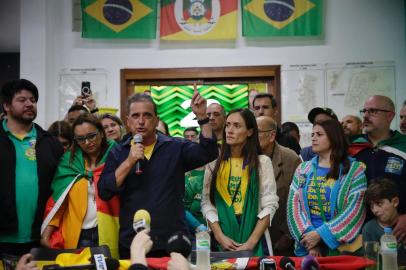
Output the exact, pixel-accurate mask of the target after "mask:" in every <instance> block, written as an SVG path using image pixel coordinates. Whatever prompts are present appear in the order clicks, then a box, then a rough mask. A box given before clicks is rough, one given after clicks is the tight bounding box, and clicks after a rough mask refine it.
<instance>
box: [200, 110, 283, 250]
mask: <svg viewBox="0 0 406 270" xmlns="http://www.w3.org/2000/svg"><path fill="white" fill-rule="evenodd" d="M222 138H223V142H222V144H221V151H220V156H219V158H218V159H217V160H216V161H214V162H212V163H210V164H209V165H207V166H206V170H205V175H204V185H203V196H202V203H201V206H202V212H203V216H204V217H205V218H206V219H207V220H208V224H209V226H210V228H211V229H212V231H213V234H214V238H215V239H216V241H217V242H218V244H219V248H221V249H222V250H226V251H227V250H229V251H237V250H252V251H253V253H254V255H255V256H263V255H264V254H265V251H264V249H263V246H262V241H261V240H262V238H263V235H264V233H265V234H266V235H267V236H268V237H269V233H268V231H267V228H268V227H269V226H270V224H271V221H272V218H273V216H274V214H275V212H276V209H277V208H278V196H277V195H276V184H275V177H274V173H273V167H272V162H271V160H270V158H269V157H267V156H265V155H261V154H260V153H261V148H260V144H259V141H258V128H257V123H256V120H255V117H254V115H253V113H252V112H251V111H250V110H249V109H237V110H233V111H231V112H230V113H229V114H228V115H227V117H226V124H225V127H224V129H223V136H222ZM269 244H270V243H269V242H267V247H268V250H267V251H269V252H270V250H271V249H272V247H271V246H269Z"/></svg>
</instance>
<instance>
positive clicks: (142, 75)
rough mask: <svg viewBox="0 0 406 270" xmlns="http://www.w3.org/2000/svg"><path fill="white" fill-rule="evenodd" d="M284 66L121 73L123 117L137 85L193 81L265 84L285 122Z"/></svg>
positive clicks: (172, 69) (279, 115)
mask: <svg viewBox="0 0 406 270" xmlns="http://www.w3.org/2000/svg"><path fill="white" fill-rule="evenodd" d="M280 69H281V66H280V65H272V66H238V67H193V68H151V69H129V68H125V69H121V70H120V115H121V119H123V120H124V121H125V119H126V105H127V104H126V102H127V98H128V97H129V96H130V95H132V94H133V93H134V85H138V84H139V85H148V84H162V85H171V84H172V85H173V84H179V83H185V82H188V81H190V82H191V83H193V82H198V83H199V82H202V83H210V82H211V83H215V82H218V81H228V82H230V81H236V83H237V82H243V81H247V80H248V81H253V80H258V81H264V82H267V83H268V92H270V93H271V94H272V95H273V96H274V97H275V99H276V101H277V103H278V111H279V113H278V114H277V119H275V120H276V121H277V122H278V123H280V121H281V92H280V89H281V81H280Z"/></svg>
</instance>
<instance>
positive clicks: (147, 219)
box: [133, 209, 151, 233]
mask: <svg viewBox="0 0 406 270" xmlns="http://www.w3.org/2000/svg"><path fill="white" fill-rule="evenodd" d="M133 229H134V231H135V233H139V232H140V231H142V230H145V229H148V230H149V229H151V216H150V214H149V213H148V211H147V210H144V209H140V210H138V211H137V212H135V214H134V220H133Z"/></svg>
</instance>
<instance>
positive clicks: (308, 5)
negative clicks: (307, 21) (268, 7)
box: [244, 0, 315, 29]
mask: <svg viewBox="0 0 406 270" xmlns="http://www.w3.org/2000/svg"><path fill="white" fill-rule="evenodd" d="M294 2H295V9H294V12H293V13H292V15H291V16H290V17H289V18H288V19H287V20H285V21H282V22H278V21H274V20H272V19H271V18H269V17H268V16H267V15H266V14H265V11H264V0H252V1H251V2H250V3H248V4H247V5H245V6H244V9H245V10H247V11H249V12H251V13H252V14H253V15H255V16H257V17H258V18H260V19H261V20H263V21H265V22H266V23H269V24H270V25H272V26H273V27H275V28H278V29H282V28H284V27H285V26H287V25H288V24H290V23H291V22H293V21H294V20H296V19H297V18H299V17H300V16H302V15H303V14H305V13H307V12H308V11H309V10H311V9H312V8H314V7H315V4H313V3H312V2H309V1H308V0H294Z"/></svg>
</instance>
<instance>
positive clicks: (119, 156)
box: [98, 90, 218, 258]
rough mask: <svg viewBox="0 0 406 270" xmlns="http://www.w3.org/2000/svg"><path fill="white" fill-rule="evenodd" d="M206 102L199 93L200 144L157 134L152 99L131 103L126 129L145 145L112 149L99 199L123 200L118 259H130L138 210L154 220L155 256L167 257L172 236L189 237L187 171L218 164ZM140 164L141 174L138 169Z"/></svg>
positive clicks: (195, 99)
mask: <svg viewBox="0 0 406 270" xmlns="http://www.w3.org/2000/svg"><path fill="white" fill-rule="evenodd" d="M206 104H207V102H206V100H205V99H204V98H203V97H202V96H201V95H200V94H199V93H198V92H197V90H195V93H194V94H193V97H192V102H191V108H192V111H193V112H194V113H195V115H196V116H197V119H198V123H199V125H200V130H201V133H200V138H199V143H194V142H190V141H188V140H184V139H180V138H174V137H168V136H165V135H162V134H161V133H157V131H156V126H157V124H158V115H157V107H156V104H155V103H154V101H153V100H152V98H151V97H150V96H147V95H144V94H135V95H133V96H131V97H130V98H129V99H128V102H127V112H128V120H127V126H128V127H129V129H130V131H131V134H132V135H133V136H134V135H136V134H139V135H141V136H142V138H143V142H142V144H141V143H134V142H133V140H132V139H131V138H129V139H128V140H126V141H123V142H121V143H120V145H119V146H117V147H115V148H113V149H112V151H111V154H110V155H109V157H108V159H107V161H106V167H105V169H104V171H103V174H102V176H101V178H100V181H99V184H98V191H99V195H100V197H101V198H102V199H104V200H108V199H110V198H111V197H112V196H114V195H116V194H118V195H119V196H120V202H121V208H120V217H119V219H120V241H119V243H120V256H121V258H129V257H130V245H131V241H132V239H133V237H134V234H135V232H134V230H133V217H134V213H135V212H136V211H137V210H139V209H145V210H147V211H148V212H149V213H150V215H151V232H150V233H151V238H152V239H153V240H154V246H153V248H152V250H151V252H150V255H151V256H156V257H159V256H161V257H162V256H166V255H167V253H166V244H167V240H168V238H169V236H171V235H173V233H175V232H176V231H181V232H184V233H185V234H187V232H188V230H187V227H186V222H185V210H184V205H183V195H184V194H183V193H184V188H185V172H187V171H190V170H193V169H196V168H198V167H201V166H203V165H204V164H206V163H208V162H210V161H212V160H214V159H215V158H216V157H217V155H218V152H217V145H216V141H215V139H214V136H212V130H211V128H210V126H209V125H208V122H209V119H207V116H206ZM137 162H139V164H140V167H141V169H142V172H141V173H137V172H136V170H135V167H136V166H135V165H136V163H137Z"/></svg>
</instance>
